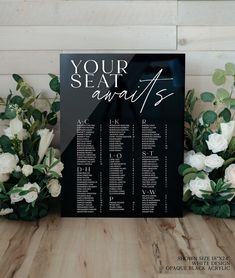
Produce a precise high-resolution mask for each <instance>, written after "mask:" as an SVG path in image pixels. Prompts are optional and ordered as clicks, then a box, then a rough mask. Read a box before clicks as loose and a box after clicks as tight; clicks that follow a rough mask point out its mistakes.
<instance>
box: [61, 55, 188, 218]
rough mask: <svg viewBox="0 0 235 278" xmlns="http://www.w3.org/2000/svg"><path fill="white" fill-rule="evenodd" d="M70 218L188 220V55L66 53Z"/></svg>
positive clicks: (64, 138)
mask: <svg viewBox="0 0 235 278" xmlns="http://www.w3.org/2000/svg"><path fill="white" fill-rule="evenodd" d="M60 67H61V72H60V78H61V149H62V161H63V162H64V164H65V169H64V172H63V176H64V177H63V181H62V216H84V217H89V216H90V217H94V216H100V217H180V216H182V180H181V178H180V176H179V175H178V166H179V164H180V163H182V161H183V126H184V123H183V122H184V82H185V81H184V79H185V56H184V54H62V55H61V60H60Z"/></svg>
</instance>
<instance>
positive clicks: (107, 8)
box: [0, 1, 177, 26]
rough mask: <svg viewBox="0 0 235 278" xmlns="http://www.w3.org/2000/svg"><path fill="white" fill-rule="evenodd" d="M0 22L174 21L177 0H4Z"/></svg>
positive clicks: (61, 23)
mask: <svg viewBox="0 0 235 278" xmlns="http://www.w3.org/2000/svg"><path fill="white" fill-rule="evenodd" d="M0 11H1V12H0V13H1V14H2V16H0V25H2V26H3V25H5V26H18V25H27V26H30V25H31V26H33V25H35V26H36V25H37V26H45V25H49V26H56V25H60V26H61V25H67V26H78V25H79V26H89V25H107V26H111V25H115V26H120V25H157V24H160V25H173V24H176V17H177V2H176V1H137V2H136V1H123V2H120V1H44V2H43V3H42V2H40V1H39V2H38V1H31V2H9V1H4V2H0Z"/></svg>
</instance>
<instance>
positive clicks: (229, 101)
mask: <svg viewBox="0 0 235 278" xmlns="http://www.w3.org/2000/svg"><path fill="white" fill-rule="evenodd" d="M223 103H224V104H225V105H226V106H227V107H231V108H232V109H234V108H235V99H234V98H230V97H229V98H225V99H224V100H223Z"/></svg>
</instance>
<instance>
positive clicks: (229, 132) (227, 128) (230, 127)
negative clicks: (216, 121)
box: [220, 121, 235, 143]
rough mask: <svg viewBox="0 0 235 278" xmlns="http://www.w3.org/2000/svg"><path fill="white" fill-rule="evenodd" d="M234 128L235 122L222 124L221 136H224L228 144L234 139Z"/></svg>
mask: <svg viewBox="0 0 235 278" xmlns="http://www.w3.org/2000/svg"><path fill="white" fill-rule="evenodd" d="M234 128H235V121H230V122H228V123H221V124H220V129H221V134H222V135H223V136H224V138H225V139H226V140H227V142H228V143H229V142H230V140H231V139H232V137H233V133H234Z"/></svg>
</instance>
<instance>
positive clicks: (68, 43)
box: [0, 26, 176, 50]
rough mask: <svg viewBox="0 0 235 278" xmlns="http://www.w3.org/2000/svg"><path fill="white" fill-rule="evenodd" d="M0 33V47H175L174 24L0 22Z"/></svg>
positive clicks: (151, 48) (42, 48)
mask: <svg viewBox="0 0 235 278" xmlns="http://www.w3.org/2000/svg"><path fill="white" fill-rule="evenodd" d="M0 37H1V44H0V50H78V49H86V50H91V49H102V50H106V49H116V50H117V49H122V50H124V49H125V50H127V49H132V50H134V49H135V50H141V49H145V50H147V49H148V50H154V49H155V50H157V49H176V27H174V26H156V27H154V26H148V27H147V26H138V27H135V26H125V27H107V26H103V27H101V26H99V27H91V26H89V27H84V26H81V27H76V26H59V27H54V26H53V27H52V26H43V27H35V26H33V27H3V26H2V27H0Z"/></svg>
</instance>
